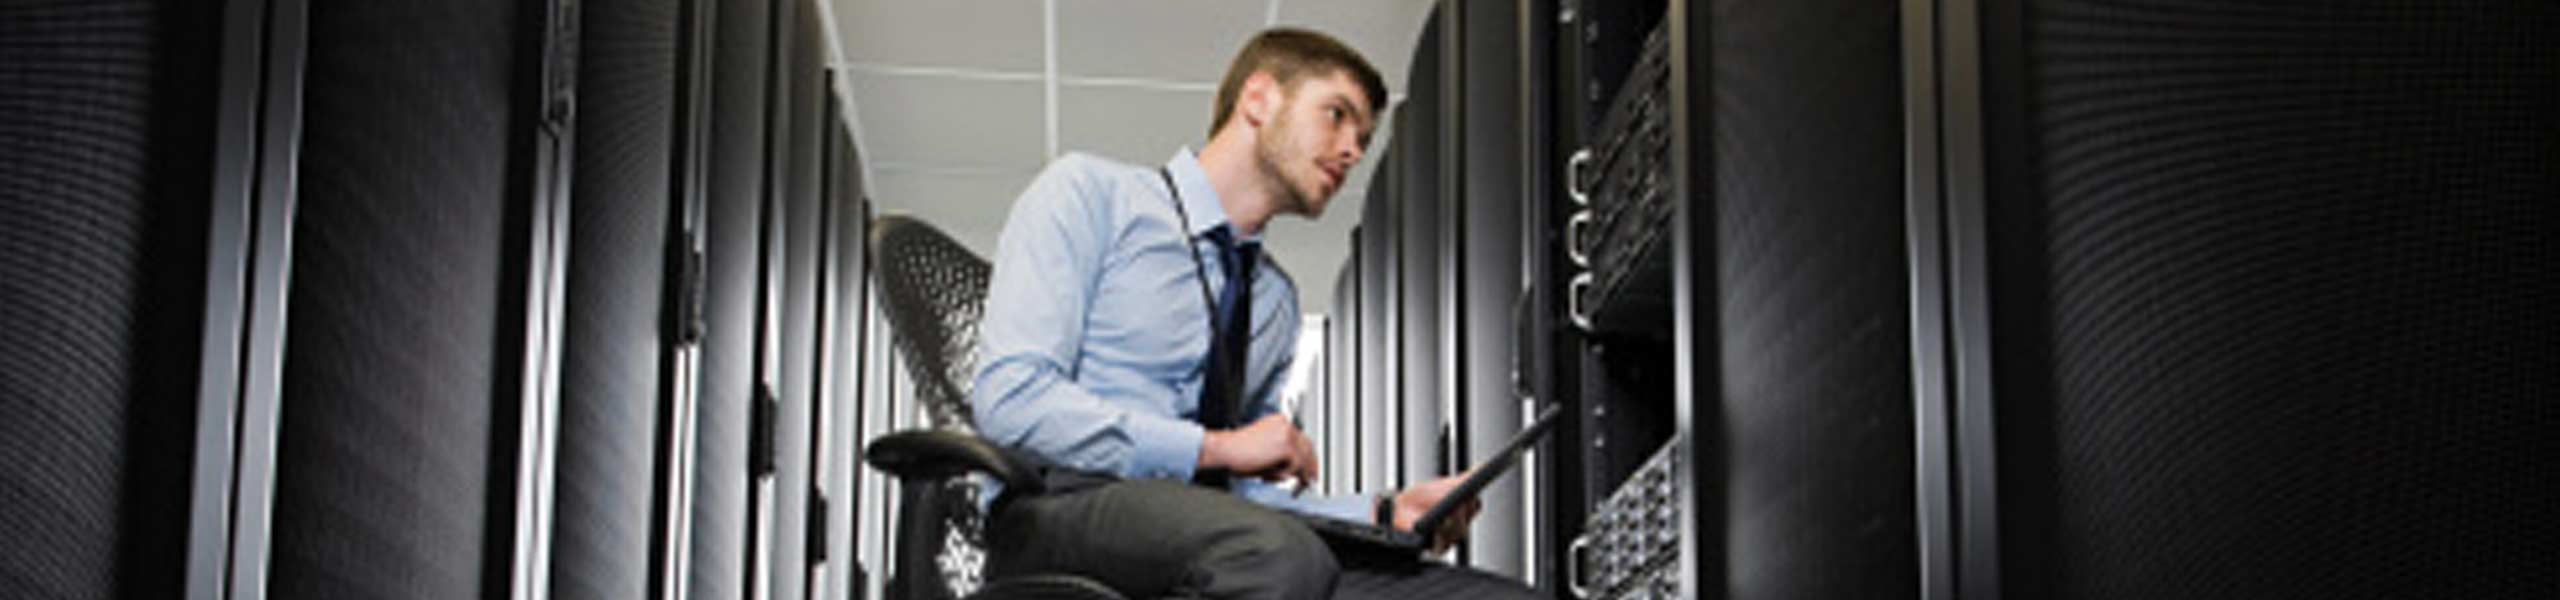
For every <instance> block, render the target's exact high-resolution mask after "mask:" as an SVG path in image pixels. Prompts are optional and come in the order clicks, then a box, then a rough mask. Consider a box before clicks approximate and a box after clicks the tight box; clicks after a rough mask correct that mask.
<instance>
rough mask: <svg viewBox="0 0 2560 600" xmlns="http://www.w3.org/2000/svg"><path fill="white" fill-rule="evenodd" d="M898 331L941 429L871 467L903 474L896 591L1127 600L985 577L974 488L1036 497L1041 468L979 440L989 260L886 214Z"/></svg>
mask: <svg viewBox="0 0 2560 600" xmlns="http://www.w3.org/2000/svg"><path fill="white" fill-rule="evenodd" d="M871 253H872V254H871V255H872V256H873V257H874V260H877V261H879V262H878V263H877V264H878V265H879V267H880V270H879V272H878V277H879V278H880V279H879V282H878V283H879V285H880V290H881V291H882V292H883V293H884V294H886V296H885V298H886V301H885V302H884V303H883V304H884V306H885V307H886V308H887V312H888V319H889V328H890V329H891V331H893V332H894V334H895V338H896V341H897V345H898V351H899V352H900V353H901V354H902V355H903V357H904V358H905V359H906V364H907V370H908V372H909V373H910V374H911V375H912V378H913V379H914V380H915V384H914V385H915V387H914V389H915V397H916V401H917V402H918V403H919V404H921V405H922V408H924V409H925V414H926V415H927V416H928V420H929V421H930V423H931V425H930V426H929V427H928V428H926V429H918V430H909V431H901V432H897V433H893V434H889V435H886V436H882V437H881V438H880V439H879V440H876V441H873V442H872V443H871V444H870V445H869V446H868V447H867V448H866V449H865V450H864V461H865V462H867V463H869V464H870V465H871V466H872V468H876V469H880V470H881V471H885V472H888V473H889V474H891V475H894V476H897V478H898V481H899V485H900V487H901V489H902V491H901V492H900V493H901V494H903V497H902V504H901V506H900V508H899V514H898V525H897V527H898V547H897V549H896V553H897V560H896V567H895V570H894V572H893V573H892V575H891V577H890V580H889V586H888V590H887V595H888V596H889V597H892V598H900V599H908V600H944V599H953V598H972V599H988V600H995V599H1040V598H1056V599H1062V600H1067V599H1072V600H1123V598H1122V596H1121V595H1120V594H1119V593H1117V592H1113V591H1112V590H1111V589H1110V588H1107V587H1104V586H1103V585H1102V584H1101V583H1100V582H1096V581H1093V580H1090V579H1086V578H1082V577H1076V576H1072V575H1030V576H1022V577H1010V578H1005V579H1001V580H996V581H986V579H985V572H984V569H985V565H986V542H985V539H986V538H985V535H984V534H985V530H986V529H985V528H986V522H987V519H986V515H985V514H984V512H983V511H982V510H981V509H980V503H979V502H978V490H979V487H978V485H977V483H976V481H974V480H972V479H971V478H968V477H965V475H968V474H970V473H972V472H977V473H984V474H986V475H987V476H989V477H993V478H995V479H996V480H997V481H1001V482H1003V483H1004V485H1005V493H1006V494H1008V495H1011V494H1023V495H1038V494H1040V493H1042V492H1043V491H1045V489H1046V486H1045V485H1044V484H1043V482H1042V481H1041V478H1040V473H1039V470H1038V469H1037V468H1036V464H1037V463H1036V461H1034V460H1033V459H1031V458H1030V457H1026V456H1021V455H1017V454H1015V453H1013V452H1012V451H1010V450H1007V449H1005V448H1002V447H999V446H997V445H995V444H993V443H990V442H988V441H987V440H986V439H985V438H981V437H978V434H977V430H976V429H975V428H973V427H971V425H970V415H969V388H968V385H969V382H970V381H971V380H972V378H973V376H974V375H975V371H976V369H977V363H978V356H977V349H978V348H977V346H978V317H979V315H980V314H982V313H983V312H984V308H985V306H986V300H987V275H988V273H989V271H991V270H992V269H991V268H990V267H989V266H988V264H987V261H986V260H985V259H981V258H979V257H977V256H976V255H974V254H970V253H969V250H968V249H967V248H964V247H961V246H960V243H959V242H957V241H953V240H952V239H951V237H950V236H948V235H945V234H943V233H942V231H941V230H938V229H934V228H933V226H932V225H927V224H925V223H924V222H923V221H918V220H915V219H912V218H907V217H897V216H890V217H881V218H879V219H878V220H875V221H873V222H872V225H871Z"/></svg>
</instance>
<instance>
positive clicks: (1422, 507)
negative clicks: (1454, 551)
mask: <svg viewBox="0 0 2560 600" xmlns="http://www.w3.org/2000/svg"><path fill="white" fill-rule="evenodd" d="M1469 473H1472V471H1470V472H1469ZM1467 475H1468V473H1459V474H1456V475H1451V476H1448V477H1442V478H1439V479H1433V480H1430V481H1425V482H1422V483H1417V484H1414V485H1413V487H1408V488H1405V489H1404V491H1401V492H1396V497H1395V513H1396V514H1395V521H1396V522H1395V528H1396V529H1402V530H1405V531H1413V525H1414V521H1419V520H1422V513H1426V512H1431V507H1433V506H1437V505H1439V504H1440V499H1441V498H1444V497H1447V496H1448V495H1449V492H1451V491H1453V490H1456V489H1458V484H1459V483H1461V482H1464V481H1466V480H1467ZM1483 508H1484V499H1482V498H1477V499H1474V500H1468V501H1467V505H1466V506H1462V507H1459V508H1458V512H1456V513H1452V514H1450V515H1449V516H1448V517H1444V518H1442V519H1441V520H1440V530H1439V531H1415V532H1414V533H1421V534H1425V535H1429V536H1431V552H1432V553H1434V554H1437V553H1441V552H1447V551H1448V550H1449V548H1450V547H1452V546H1456V545H1458V542H1461V541H1465V540H1466V539H1467V525H1468V524H1469V523H1473V522H1475V520H1476V511H1478V510H1481V509H1483Z"/></svg>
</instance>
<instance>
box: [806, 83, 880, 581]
mask: <svg viewBox="0 0 2560 600" xmlns="http://www.w3.org/2000/svg"><path fill="white" fill-rule="evenodd" d="M829 76H830V80H832V79H833V78H834V77H841V76H842V74H840V73H837V72H833V71H830V72H829ZM834 89H835V88H834V87H833V86H830V87H829V91H828V95H827V104H826V105H827V118H826V119H825V123H826V125H825V130H826V132H827V134H826V135H827V148H826V152H825V156H826V159H825V160H826V184H825V185H824V186H823V187H824V188H825V202H826V203H827V212H828V223H830V227H831V228H832V231H831V232H830V234H829V235H828V238H827V240H828V242H827V244H828V246H830V248H828V257H829V259H828V261H829V263H830V264H829V265H828V266H827V282H826V287H825V293H826V295H827V298H826V301H825V303H824V304H825V306H826V313H825V319H824V321H825V325H824V326H825V328H826V331H827V333H826V335H827V336H828V339H827V341H826V342H825V347H824V349H823V351H822V352H821V353H820V355H819V360H818V364H819V373H820V375H819V376H820V378H821V381H822V382H823V386H822V387H821V397H822V403H821V406H823V407H824V410H823V411H821V413H822V419H821V420H820V424H819V427H820V428H821V429H822V431H823V433H821V434H820V435H819V440H820V442H821V443H819V444H817V445H815V446H813V447H811V453H812V455H813V458H812V460H813V461H815V464H816V465H817V466H818V469H819V471H818V472H819V473H820V474H821V476H822V477H823V479H824V483H823V484H821V485H820V487H819V492H818V493H817V494H815V495H814V496H813V497H815V498H818V499H819V501H818V502H816V503H815V505H814V506H811V507H810V509H809V510H810V513H809V514H810V518H811V519H815V520H816V523H815V524H814V525H813V526H811V527H810V530H811V531H812V532H813V533H812V535H818V536H820V537H818V538H815V539H812V540H810V548H811V552H812V554H813V555H812V556H811V557H810V558H809V563H810V564H811V565H812V570H813V571H816V572H823V573H825V577H824V578H823V580H822V581H821V580H816V579H814V578H813V581H812V583H811V584H810V587H812V588H821V587H822V591H821V592H820V593H818V594H814V595H816V596H818V597H822V598H852V597H854V596H853V593H854V592H853V591H854V590H858V589H861V586H862V581H863V579H864V578H865V576H866V573H865V572H864V565H862V564H861V563H859V562H857V561H856V560H855V554H856V553H855V551H854V540H855V539H858V538H859V537H860V535H861V532H860V527H861V522H860V521H858V520H857V518H858V517H857V515H860V514H861V511H862V510H863V509H864V508H865V507H864V506H863V505H862V500H861V499H862V489H861V483H860V480H859V479H858V478H857V477H856V476H855V475H856V474H857V473H858V472H859V470H860V469H862V468H863V466H862V464H861V462H860V460H859V459H860V458H861V457H860V455H859V452H860V450H859V448H860V447H861V443H862V439H861V437H860V432H861V431H862V427H863V423H862V405H861V402H862V389H863V386H864V384H865V383H866V382H865V379H866V376H865V374H864V373H863V372H862V367H863V365H864V364H866V361H870V360H875V358H874V357H873V356H871V355H870V354H869V352H868V350H869V344H867V343H866V342H867V341H868V340H867V339H866V338H867V336H869V335H871V334H872V331H871V329H870V319H869V318H868V317H869V314H868V313H867V312H866V311H867V309H868V308H869V304H868V303H867V302H868V300H869V298H870V291H871V286H870V282H871V276H870V272H871V271H870V252H868V249H869V248H870V244H869V243H867V242H868V240H870V238H871V236H870V224H871V204H870V202H869V201H868V200H867V199H866V198H865V193H866V192H865V190H864V187H863V179H862V156H861V151H860V149H859V148H856V147H854V140H853V132H852V130H851V129H849V128H847V127H846V126H845V121H844V118H843V117H844V112H843V111H845V110H847V108H846V107H845V106H844V105H843V104H842V103H841V102H840V101H839V100H838V98H837V97H836V95H835V94H834ZM821 568H822V569H821Z"/></svg>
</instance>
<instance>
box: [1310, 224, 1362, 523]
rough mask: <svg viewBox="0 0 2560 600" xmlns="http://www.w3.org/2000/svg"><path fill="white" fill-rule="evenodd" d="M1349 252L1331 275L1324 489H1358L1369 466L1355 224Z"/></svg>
mask: <svg viewBox="0 0 2560 600" xmlns="http://www.w3.org/2000/svg"><path fill="white" fill-rule="evenodd" d="M1346 241H1348V242H1349V243H1350V244H1351V256H1349V257H1346V258H1344V259H1343V261H1342V267H1341V268H1340V269H1339V270H1337V271H1335V274H1334V278H1333V299H1332V300H1333V303H1332V308H1331V309H1330V310H1329V311H1327V313H1328V314H1330V315H1332V316H1333V323H1332V325H1331V326H1329V327H1327V328H1326V334H1327V335H1326V336H1325V337H1326V346H1325V363H1326V365H1327V366H1328V368H1330V369H1331V370H1332V371H1333V376H1332V377H1329V378H1326V381H1325V386H1326V388H1327V389H1326V392H1325V395H1326V396H1327V397H1328V398H1329V400H1328V401H1329V402H1331V403H1332V404H1333V409H1332V411H1330V412H1331V418H1330V419H1328V420H1327V421H1326V423H1325V428H1326V430H1327V434H1326V436H1325V446H1324V454H1323V455H1322V456H1321V457H1319V458H1320V459H1321V460H1323V461H1324V464H1327V465H1333V466H1332V467H1331V470H1329V471H1328V472H1330V473H1332V474H1333V476H1331V477H1327V478H1325V490H1324V492H1326V493H1332V494H1345V493H1355V492H1359V491H1361V487H1360V485H1361V483H1362V482H1363V480H1362V479H1361V473H1362V471H1363V470H1364V469H1366V468H1367V465H1365V464H1363V463H1362V461H1361V459H1360V436H1361V435H1362V433H1361V429H1360V407H1361V405H1362V404H1363V402H1362V399H1361V397H1360V388H1359V386H1360V377H1361V372H1360V366H1361V365H1360V310H1359V309H1360V228H1359V227H1358V226H1353V227H1352V229H1351V235H1350V237H1349V238H1348V239H1347V240H1346Z"/></svg>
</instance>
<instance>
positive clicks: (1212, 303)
mask: <svg viewBox="0 0 2560 600" xmlns="http://www.w3.org/2000/svg"><path fill="white" fill-rule="evenodd" d="M1156 174H1158V175H1163V176H1164V189H1165V192H1166V193H1168V194H1171V195H1172V198H1173V214H1174V216H1176V217H1179V218H1181V219H1182V231H1181V232H1179V233H1180V234H1181V235H1182V249H1184V250H1189V251H1190V252H1191V274H1192V275H1196V276H1198V277H1199V278H1198V279H1197V280H1195V282H1196V283H1199V284H1200V306H1202V307H1204V308H1207V309H1208V311H1207V312H1208V313H1209V330H1210V331H1213V332H1214V331H1217V330H1218V296H1217V295H1216V294H1212V293H1209V266H1208V263H1207V262H1205V261H1202V260H1200V245H1199V244H1194V243H1192V242H1191V212H1190V211H1187V210H1183V208H1182V187H1181V186H1177V185H1174V184H1173V169H1170V168H1158V169H1156ZM1223 250H1224V249H1223V248H1222V249H1221V251H1223Z"/></svg>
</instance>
